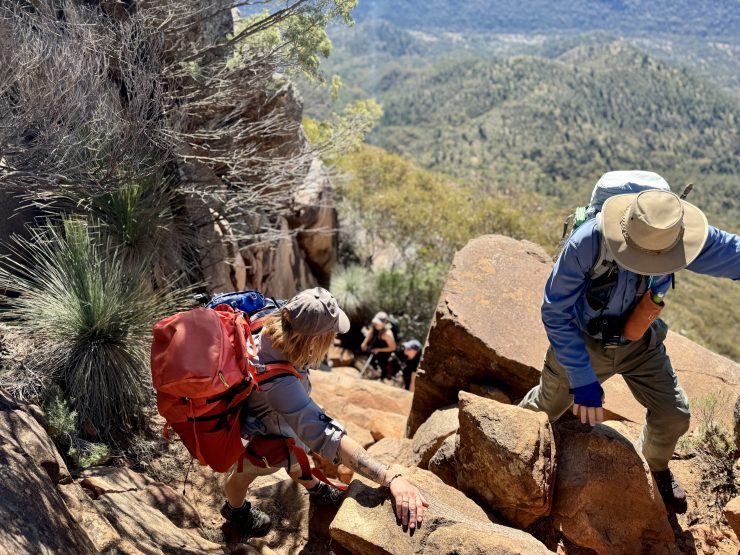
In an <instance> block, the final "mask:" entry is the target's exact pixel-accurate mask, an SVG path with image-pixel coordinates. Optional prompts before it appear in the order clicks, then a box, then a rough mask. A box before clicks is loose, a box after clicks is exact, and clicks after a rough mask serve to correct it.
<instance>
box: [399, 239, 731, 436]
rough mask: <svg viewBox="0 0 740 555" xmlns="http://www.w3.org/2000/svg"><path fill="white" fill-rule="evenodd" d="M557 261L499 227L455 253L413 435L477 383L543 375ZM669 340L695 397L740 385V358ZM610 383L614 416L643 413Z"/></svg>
mask: <svg viewBox="0 0 740 555" xmlns="http://www.w3.org/2000/svg"><path fill="white" fill-rule="evenodd" d="M551 268H552V259H551V257H550V256H548V254H547V253H546V252H545V251H544V250H543V249H542V248H541V247H539V246H537V245H535V244H533V243H530V242H528V241H517V240H515V239H511V238H509V237H503V236H499V235H486V236H482V237H478V238H477V239H474V240H472V241H470V242H469V243H468V244H467V245H466V246H465V247H464V248H463V249H462V250H460V251H459V252H458V253H457V254H456V255H455V259H454V261H453V264H452V267H451V269H450V272H449V274H448V277H447V282H446V283H445V286H444V288H443V290H442V293H441V295H440V299H439V303H438V305H437V310H436V313H435V316H434V321H433V322H432V327H431V329H430V331H429V337H428V339H427V345H426V347H425V348H424V352H423V356H422V360H421V363H420V365H419V367H420V370H419V372H418V375H417V378H416V385H415V391H414V402H413V405H412V408H411V414H410V415H409V421H408V425H407V434H408V436H409V437H412V436H413V434H414V433H415V432H416V429H417V428H418V427H419V426H420V425H421V424H422V423H423V422H424V421H425V420H426V419H427V418H428V417H429V415H430V414H432V413H433V412H434V411H435V410H437V409H439V408H442V407H445V406H447V405H450V404H452V403H454V402H455V400H456V399H457V393H458V391H461V390H462V391H469V390H470V388H471V384H483V385H489V386H494V387H498V388H500V389H502V390H503V392H504V393H505V394H507V395H508V396H510V397H511V398H512V399H517V398H521V397H522V396H523V395H524V394H525V393H526V392H527V391H528V390H529V389H530V388H531V387H533V386H534V385H536V384H537V383H538V381H539V376H540V371H541V370H542V361H543V358H544V355H545V352H546V350H547V347H548V340H547V336H546V334H545V330H544V327H543V326H542V320H541V317H540V305H541V302H542V291H543V290H544V286H545V282H546V281H547V278H548V276H549V274H550V271H551ZM666 347H667V349H668V352H669V354H670V355H671V360H672V361H673V366H674V368H675V369H676V372H677V374H678V377H679V380H680V382H681V385H682V386H683V388H684V390H685V391H686V393H687V394H688V396H689V399H694V398H696V397H699V396H702V395H706V394H707V393H710V392H716V391H727V390H730V391H732V392H733V393H735V394H737V393H738V392H740V364H738V363H735V362H733V361H731V360H729V359H727V358H725V357H722V356H719V355H716V354H714V353H712V352H711V351H708V350H707V349H704V348H703V347H700V346H698V345H697V344H695V343H694V342H692V341H690V340H689V339H686V338H684V337H682V336H680V335H677V334H675V333H673V332H669V333H668V338H667V340H666ZM604 389H605V392H606V404H605V409H606V413H607V417H609V418H617V419H628V420H631V421H633V422H642V421H643V419H644V417H645V409H644V408H643V407H642V406H641V405H640V404H639V403H637V401H635V400H634V398H633V397H632V395H631V394H630V392H629V389H628V388H627V385H626V383H625V382H624V380H623V379H622V378H621V377H620V376H615V377H613V378H611V379H610V380H608V381H607V382H605V384H604ZM719 416H720V419H721V420H723V421H724V422H725V423H726V424H728V425H729V424H730V421H731V417H732V407H731V406H727V407H721V411H720V415H719ZM693 425H694V426H696V422H694V423H693Z"/></svg>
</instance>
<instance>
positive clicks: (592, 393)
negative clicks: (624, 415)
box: [570, 382, 603, 407]
mask: <svg viewBox="0 0 740 555" xmlns="http://www.w3.org/2000/svg"><path fill="white" fill-rule="evenodd" d="M570 392H571V393H572V394H573V403H574V404H576V405H583V406H584V407H600V406H601V395H602V392H603V390H602V389H601V386H600V385H599V382H593V383H590V384H587V385H582V386H580V387H573V388H571V390H570Z"/></svg>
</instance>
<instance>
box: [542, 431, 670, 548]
mask: <svg viewBox="0 0 740 555" xmlns="http://www.w3.org/2000/svg"><path fill="white" fill-rule="evenodd" d="M557 432H558V455H557V464H558V470H557V475H556V480H555V502H554V504H553V507H552V517H553V521H554V523H555V525H556V526H557V527H558V528H559V529H560V531H561V532H562V533H563V535H565V537H567V538H568V539H569V540H570V541H572V542H573V543H575V544H576V545H579V546H582V547H588V548H590V549H593V550H595V551H596V552H598V553H599V554H603V555H610V554H614V555H616V554H625V555H627V554H632V553H642V552H643V550H644V549H646V548H647V547H646V546H651V549H658V548H659V547H660V546H661V545H662V546H663V547H665V546H666V544H672V543H673V541H674V536H673V531H672V529H671V526H670V524H669V522H668V518H667V513H666V509H665V506H664V504H663V500H662V499H661V498H660V494H659V493H658V490H657V486H656V484H655V481H654V480H653V478H652V475H651V474H650V470H649V469H648V466H647V463H646V462H645V460H644V459H643V458H642V457H641V456H640V455H639V454H638V453H637V452H636V451H635V448H634V446H633V445H632V443H631V442H630V441H629V440H628V439H627V438H625V437H624V436H623V435H621V434H620V433H618V432H617V431H616V430H614V429H613V428H611V427H608V426H602V425H600V426H596V427H594V428H591V427H590V426H587V425H583V424H581V423H580V422H578V421H569V422H565V423H563V424H561V425H560V426H558V428H557Z"/></svg>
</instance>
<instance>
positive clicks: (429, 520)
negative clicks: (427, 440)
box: [330, 468, 550, 555]
mask: <svg viewBox="0 0 740 555" xmlns="http://www.w3.org/2000/svg"><path fill="white" fill-rule="evenodd" d="M406 477H407V478H408V479H409V480H410V481H411V482H412V483H413V484H414V485H416V486H417V487H418V488H419V489H420V490H421V491H422V492H423V494H424V496H425V497H426V499H427V501H429V505H430V506H429V508H428V509H427V512H426V514H425V516H424V522H423V523H422V525H421V526H420V527H419V528H417V529H416V530H415V532H414V533H413V534H409V532H408V531H404V530H403V528H402V527H401V526H399V525H398V524H396V518H395V516H394V509H393V504H392V502H391V501H390V499H389V496H388V490H387V488H382V487H379V486H377V485H375V484H372V483H371V482H369V481H366V480H365V479H364V478H361V479H357V480H355V481H353V482H352V484H351V486H350V489H349V491H348V493H347V499H345V501H344V503H343V504H342V507H341V508H340V509H339V512H338V513H337V516H336V517H335V518H334V520H333V521H332V523H331V526H330V530H331V537H332V538H333V539H334V541H335V542H336V543H338V544H340V545H341V546H342V547H344V548H345V549H347V550H348V551H349V552H351V553H354V554H355V555H377V554H379V553H383V554H392V555H426V554H428V555H439V554H440V553H443V554H450V555H451V554H453V553H481V554H482V553H506V554H509V553H511V554H514V553H517V554H528V555H529V554H531V555H536V554H541V555H545V554H548V553H550V552H549V551H548V550H547V548H546V547H545V546H544V545H543V544H541V543H540V542H539V541H538V540H536V539H535V538H533V537H532V536H530V535H529V534H527V533H525V532H522V531H520V530H515V529H513V528H508V527H506V526H502V525H500V524H495V523H493V522H491V521H490V520H489V519H488V517H487V516H486V513H485V511H483V509H481V508H480V507H479V506H477V505H476V504H475V503H474V502H473V501H471V500H470V499H468V498H467V497H465V495H463V494H462V493H461V492H459V491H457V490H456V489H454V488H451V487H450V486H448V485H445V484H444V483H443V482H442V481H441V480H440V479H439V478H437V477H436V476H435V475H434V474H432V473H431V472H429V471H426V470H422V469H420V468H413V469H409V471H408V472H407V473H406ZM461 545H462V546H464V549H461Z"/></svg>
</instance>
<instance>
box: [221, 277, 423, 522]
mask: <svg viewBox="0 0 740 555" xmlns="http://www.w3.org/2000/svg"><path fill="white" fill-rule="evenodd" d="M349 326H350V324H349V319H348V318H347V316H346V314H345V313H344V312H343V311H342V310H341V309H340V308H339V306H338V304H337V301H336V299H335V298H334V297H333V296H332V295H331V293H329V291H327V290H326V289H322V288H319V287H317V288H314V289H309V290H306V291H303V292H301V293H299V294H297V295H296V296H294V297H293V298H292V299H290V300H289V301H288V302H287V303H286V304H284V305H283V306H282V308H280V309H279V310H278V311H276V312H273V313H272V314H270V315H269V316H267V317H266V319H265V320H264V323H263V327H262V331H261V333H260V334H259V335H257V336H256V337H255V342H256V350H257V353H258V361H257V364H258V367H259V366H260V365H264V367H265V368H267V367H269V366H270V365H273V364H279V363H285V362H289V364H290V365H292V367H293V371H292V373H289V374H282V375H278V376H277V377H275V378H271V379H269V380H266V381H263V382H261V383H260V386H259V390H256V391H253V392H252V393H251V394H250V395H249V396H248V397H247V399H246V401H245V403H246V406H245V410H242V412H241V414H242V422H241V433H242V436H243V437H244V438H252V439H251V441H250V442H249V444H248V446H247V450H246V458H245V459H244V460H243V461H242V462H240V463H239V464H237V465H235V466H234V468H233V469H232V470H231V473H230V474H229V476H228V478H227V479H226V484H225V486H224V492H225V495H226V500H227V501H226V503H224V506H223V508H222V509H221V514H222V516H223V517H224V518H225V519H226V520H227V521H229V522H230V523H231V524H232V525H233V526H234V527H235V528H237V529H238V530H239V531H240V532H241V533H242V534H245V535H248V536H262V535H264V534H266V533H267V532H268V530H269V528H270V525H271V521H270V517H269V516H268V515H267V514H265V513H264V512H262V511H260V510H258V509H256V508H254V507H252V506H251V504H250V503H249V502H248V501H245V497H246V494H247V489H248V488H249V485H250V484H251V483H252V481H253V480H254V479H255V478H256V477H257V476H264V475H267V474H272V473H274V472H277V471H278V470H279V469H280V468H286V469H287V470H288V473H289V474H290V476H291V477H292V478H293V479H294V480H296V481H297V482H298V483H300V484H301V485H302V486H303V487H305V488H306V489H307V490H308V491H309V493H310V494H311V497H312V499H314V500H315V501H317V502H320V503H327V504H334V505H338V504H339V503H341V501H342V498H343V492H342V491H340V490H339V489H338V488H336V487H334V486H333V485H330V484H328V483H326V482H323V481H319V480H318V479H316V478H315V477H314V476H312V475H311V474H310V473H308V472H307V469H306V468H302V467H304V466H305V465H306V464H307V462H306V456H305V453H306V452H307V451H309V450H312V451H314V452H316V453H319V454H321V455H322V456H324V457H326V458H327V459H329V460H331V461H334V462H336V463H339V462H342V463H343V464H345V465H346V466H348V467H350V468H351V469H352V470H354V471H355V472H357V473H358V474H360V475H362V476H364V477H366V478H368V479H370V480H372V481H374V482H376V483H378V484H380V485H381V486H385V487H388V488H389V489H390V493H391V495H392V496H393V498H394V499H395V503H396V516H397V517H398V518H399V520H401V522H402V523H403V524H404V525H406V524H408V526H409V528H412V529H413V528H415V527H416V525H417V524H419V523H421V521H422V518H423V516H424V509H425V507H428V506H429V504H428V503H427V501H426V499H424V496H423V495H422V494H421V492H419V490H418V489H417V488H416V487H414V486H413V485H411V484H410V483H409V482H408V481H407V480H406V479H405V478H404V477H403V476H402V475H401V474H400V473H395V472H391V470H390V468H389V467H388V466H386V465H384V464H381V463H380V462H378V461H376V460H375V459H373V458H372V457H371V456H370V455H369V454H368V453H367V451H365V449H363V448H362V447H361V446H360V445H359V444H358V443H357V442H356V441H355V440H354V439H352V438H351V437H349V436H348V435H347V433H346V431H345V428H344V426H342V424H340V423H339V422H337V421H336V420H333V419H332V418H331V417H329V416H327V415H326V413H325V412H324V410H323V409H322V408H321V407H319V406H318V405H317V404H316V403H315V402H314V401H313V400H312V399H311V383H310V380H309V378H310V375H309V370H308V367H309V366H310V365H317V364H319V363H320V362H321V360H322V359H323V358H324V355H325V354H326V352H327V351H328V350H329V347H330V346H331V345H332V344H333V342H334V338H335V336H336V334H337V333H345V332H347V331H348V330H349Z"/></svg>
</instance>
